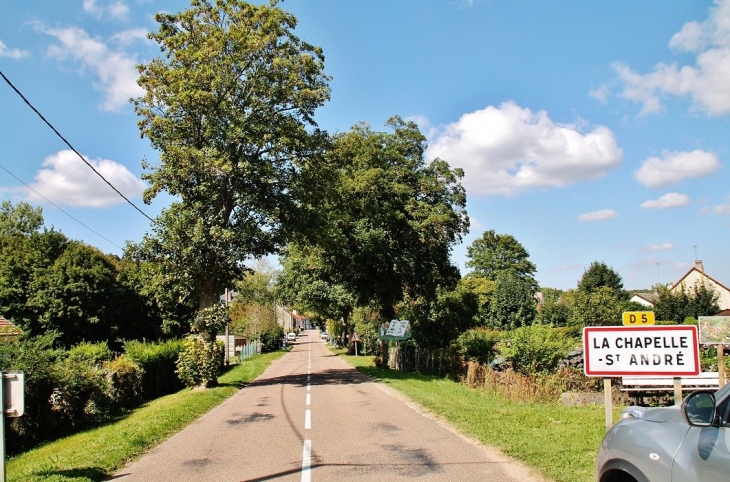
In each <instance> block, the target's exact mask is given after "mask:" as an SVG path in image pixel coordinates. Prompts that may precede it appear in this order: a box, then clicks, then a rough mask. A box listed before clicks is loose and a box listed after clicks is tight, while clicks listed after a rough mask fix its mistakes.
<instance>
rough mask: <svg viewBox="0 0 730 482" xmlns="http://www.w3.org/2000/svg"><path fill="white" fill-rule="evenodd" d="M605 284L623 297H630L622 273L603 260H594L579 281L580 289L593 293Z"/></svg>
mask: <svg viewBox="0 0 730 482" xmlns="http://www.w3.org/2000/svg"><path fill="white" fill-rule="evenodd" d="M604 286H605V287H606V288H609V289H610V290H611V291H613V292H614V293H615V294H616V295H618V296H620V297H621V298H628V295H627V294H626V292H625V291H624V282H623V280H622V279H621V275H619V274H618V273H617V272H616V271H615V270H614V269H613V268H611V267H609V266H608V265H607V264H606V263H604V262H603V261H600V262H599V261H594V262H592V263H591V265H590V266H589V267H588V269H587V270H585V271H584V272H583V276H582V277H581V279H580V280H579V281H578V291H582V292H585V293H593V292H594V291H597V290H598V289H599V288H601V287H604Z"/></svg>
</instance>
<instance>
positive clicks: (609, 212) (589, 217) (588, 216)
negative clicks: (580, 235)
mask: <svg viewBox="0 0 730 482" xmlns="http://www.w3.org/2000/svg"><path fill="white" fill-rule="evenodd" d="M616 216H618V213H617V212H616V211H614V210H613V209H601V210H600V211H593V212H592V213H585V214H581V215H580V216H578V221H601V220H603V219H611V218H615V217H616Z"/></svg>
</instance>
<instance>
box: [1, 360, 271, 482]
mask: <svg viewBox="0 0 730 482" xmlns="http://www.w3.org/2000/svg"><path fill="white" fill-rule="evenodd" d="M284 353H286V352H284V351H279V352H274V353H268V354H265V355H258V356H255V357H253V358H250V359H248V360H246V361H244V362H242V363H240V364H237V365H234V366H233V367H232V368H231V369H230V370H228V371H227V372H226V373H224V374H222V375H221V376H220V377H219V378H218V381H219V383H220V385H219V386H217V387H215V388H210V389H207V390H200V391H194V390H187V389H186V390H182V391H180V392H178V393H174V394H172V395H168V396H166V397H162V398H158V399H156V400H152V401H151V402H149V403H146V404H144V405H143V406H141V407H139V408H137V409H135V410H133V411H132V412H130V413H129V414H128V415H126V416H125V417H123V418H121V419H119V420H118V421H115V422H113V423H109V424H107V425H104V426H102V427H99V428H96V429H93V430H88V431H86V432H82V433H79V434H76V435H72V436H70V437H67V438H64V439H61V440H57V441H55V442H51V443H48V444H46V445H44V446H42V447H39V448H37V449H35V450H31V451H29V452H25V453H24V454H21V455H19V456H17V457H15V458H12V459H10V460H9V461H8V462H7V464H6V472H7V477H6V480H7V482H34V481H43V482H91V481H101V480H109V479H110V478H111V476H112V475H113V474H114V472H115V471H117V470H118V469H120V468H122V467H123V466H124V465H125V464H126V463H127V462H128V461H130V460H132V459H134V458H136V457H138V456H139V455H141V454H143V453H145V452H147V451H148V450H150V449H151V448H152V447H154V446H155V445H157V444H159V443H161V442H163V441H164V440H165V439H167V438H168V437H170V436H171V435H173V434H174V433H177V432H178V431H180V430H182V429H183V428H184V427H185V426H187V425H188V424H190V423H191V422H193V421H194V420H196V419H197V418H198V417H200V416H201V415H203V414H204V413H206V412H208V411H209V410H210V409H212V408H213V407H215V406H216V405H218V404H220V403H221V402H222V401H223V400H225V399H226V398H228V397H230V396H231V395H233V394H234V393H236V391H238V390H239V389H240V388H241V387H243V386H244V384H245V383H247V382H249V381H251V380H253V379H254V378H256V377H258V376H259V375H260V374H261V373H263V372H264V370H265V369H266V367H268V366H269V365H270V364H271V362H272V361H274V360H275V359H277V358H279V357H281V356H282V355H284Z"/></svg>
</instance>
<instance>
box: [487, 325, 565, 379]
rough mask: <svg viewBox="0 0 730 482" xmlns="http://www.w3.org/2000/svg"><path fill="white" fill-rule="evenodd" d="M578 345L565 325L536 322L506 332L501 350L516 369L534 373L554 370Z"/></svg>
mask: <svg viewBox="0 0 730 482" xmlns="http://www.w3.org/2000/svg"><path fill="white" fill-rule="evenodd" d="M575 345H576V340H575V339H573V338H571V337H569V336H567V335H566V331H565V330H563V329H560V328H553V327H550V326H546V325H532V326H524V327H521V328H517V329H515V330H511V331H507V332H505V334H504V338H503V339H502V340H501V341H500V342H499V343H497V351H498V352H499V354H500V355H501V356H502V357H504V358H505V359H507V360H508V361H510V362H511V364H512V368H513V369H514V370H515V371H516V372H518V373H522V374H524V375H533V374H536V373H546V372H549V371H551V370H554V369H555V368H556V367H557V365H558V363H559V362H560V360H562V359H563V358H565V355H566V354H567V353H568V352H570V350H572V349H573V348H574V347H575Z"/></svg>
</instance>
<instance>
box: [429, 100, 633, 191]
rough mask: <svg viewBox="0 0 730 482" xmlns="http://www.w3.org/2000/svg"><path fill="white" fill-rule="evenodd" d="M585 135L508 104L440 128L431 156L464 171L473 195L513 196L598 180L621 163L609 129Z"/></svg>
mask: <svg viewBox="0 0 730 482" xmlns="http://www.w3.org/2000/svg"><path fill="white" fill-rule="evenodd" d="M580 124H582V122H581V123H580ZM584 130H585V129H584V128H583V126H582V125H560V124H556V123H554V122H553V121H552V120H551V119H550V117H548V114H547V113H546V112H545V111H540V112H532V111H531V110H530V109H527V108H522V107H520V106H518V105H517V104H515V103H513V102H506V103H504V104H502V105H500V106H499V107H494V106H490V107H487V108H486V109H482V110H478V111H475V112H471V113H468V114H464V115H463V116H461V118H460V119H459V120H458V121H457V122H454V123H452V124H448V125H446V126H442V127H440V128H438V129H437V130H436V131H435V132H434V133H433V135H432V136H431V137H430V139H429V143H430V147H429V149H428V152H427V156H428V157H430V158H434V157H440V158H442V159H444V160H446V161H448V162H449V164H450V165H451V166H453V167H461V168H463V169H464V172H465V177H464V186H465V187H466V188H467V190H468V191H469V193H470V194H473V195H492V196H506V197H511V196H514V195H516V194H519V193H521V192H524V191H528V190H530V189H534V188H543V189H547V188H557V187H564V186H568V185H571V184H575V183H578V182H584V181H589V180H594V179H598V178H600V177H601V176H603V175H605V174H606V173H607V172H608V171H610V170H611V169H614V168H615V167H617V166H618V165H619V164H620V163H621V157H622V155H623V153H622V151H621V149H620V148H619V147H618V146H617V144H616V140H615V138H614V135H613V132H611V130H610V129H608V128H607V127H604V126H597V127H595V128H593V130H590V131H588V132H584Z"/></svg>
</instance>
